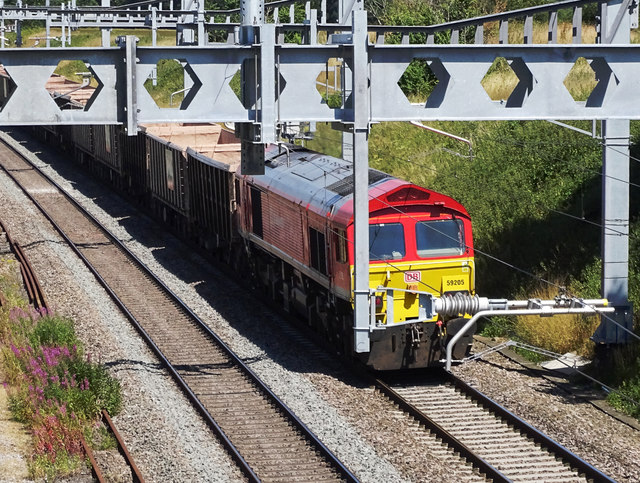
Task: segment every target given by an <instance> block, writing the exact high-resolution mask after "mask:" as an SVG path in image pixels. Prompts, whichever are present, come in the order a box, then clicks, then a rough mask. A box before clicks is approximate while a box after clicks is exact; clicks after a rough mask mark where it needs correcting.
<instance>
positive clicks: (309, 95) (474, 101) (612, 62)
mask: <svg viewBox="0 0 640 483" xmlns="http://www.w3.org/2000/svg"><path fill="white" fill-rule="evenodd" d="M582 3H585V2H584V1H578V0H574V1H573V2H568V3H565V4H562V5H573V4H582ZM256 4H257V5H256ZM559 5H560V4H559ZM636 7H637V6H636V4H635V3H634V1H631V0H612V1H610V2H608V3H603V4H602V5H601V25H600V36H601V39H603V40H604V41H603V42H601V43H598V44H592V45H584V44H579V43H576V44H571V45H560V44H545V45H538V44H536V45H533V44H529V45H506V44H502V45H500V44H499V45H481V44H475V45H457V44H449V45H435V44H431V43H427V44H420V45H414V44H408V43H403V44H399V45H388V44H384V43H377V42H373V41H372V36H371V29H369V28H368V26H367V17H366V12H365V11H363V10H355V11H353V12H352V16H351V19H352V22H351V25H350V26H348V27H346V28H345V27H340V26H335V28H334V29H333V31H335V32H339V33H338V34H336V35H329V42H328V43H327V44H323V45H321V44H318V43H313V42H312V43H311V44H310V45H293V44H286V43H284V42H283V40H282V39H283V35H281V32H280V31H279V29H280V28H281V26H278V25H276V24H273V23H271V24H270V23H265V22H264V20H263V14H262V13H261V12H262V5H261V4H259V3H258V2H256V0H249V1H248V2H243V8H244V9H245V10H244V12H245V16H244V21H243V24H242V25H241V26H240V40H241V41H242V42H243V44H209V45H198V46H178V47H141V46H138V45H137V44H136V39H135V37H133V36H127V37H126V38H124V39H122V42H121V43H120V47H108V48H90V49H87V48H84V49H80V48H54V49H41V48H33V49H4V50H1V51H0V63H2V64H3V65H4V67H5V69H6V71H7V74H8V75H9V76H10V77H11V79H12V81H13V82H14V83H15V91H14V92H13V93H12V95H11V96H10V97H9V98H8V99H7V100H6V102H5V103H4V105H2V107H1V110H0V125H23V124H29V125H33V124H56V123H57V124H113V123H124V124H125V125H126V126H127V128H128V129H129V131H130V132H131V133H134V132H135V131H136V130H137V125H138V123H154V122H169V121H171V122H227V121H229V122H235V123H241V124H242V125H243V126H248V127H247V128H241V129H240V132H241V133H242V134H243V137H244V144H245V145H247V146H249V145H252V144H253V145H254V146H255V145H256V144H260V143H270V142H277V140H278V129H279V126H281V125H282V124H284V123H295V122H300V121H309V120H314V121H319V122H338V123H343V124H345V125H346V126H347V129H348V130H350V131H351V132H352V133H353V139H354V150H353V155H354V163H355V169H354V176H355V180H354V182H355V194H354V196H355V209H356V220H355V225H356V230H355V233H356V240H355V244H356V246H355V256H356V269H355V290H354V293H355V299H356V313H355V327H354V330H355V334H356V337H355V345H356V350H357V351H359V352H363V351H368V348H369V330H370V327H369V317H368V297H369V288H368V279H369V277H368V263H367V262H368V245H369V244H368V215H367V213H368V209H367V208H368V199H367V196H368V195H367V186H366V184H367V183H366V180H367V175H366V172H367V168H368V141H367V140H368V133H369V128H370V125H371V123H374V122H381V121H412V120H465V121H468V120H478V121H479V120H534V119H548V120H555V119H562V120H591V119H600V120H606V121H607V123H611V124H608V125H607V126H608V127H607V132H606V136H607V137H608V138H611V139H615V140H616V146H618V147H621V148H622V149H623V151H624V150H625V149H626V168H625V161H624V160H622V161H618V162H616V166H617V167H616V168H615V169H614V171H612V172H610V173H609V175H608V178H607V179H609V181H610V180H611V179H619V180H621V183H622V185H620V184H619V183H618V184H615V186H611V183H608V184H607V185H606V186H605V188H606V190H607V192H610V191H611V190H614V191H616V190H622V191H626V193H627V196H626V198H624V197H622V198H619V199H618V200H617V201H616V203H618V202H621V203H625V199H626V204H624V205H623V206H617V207H615V206H613V205H612V204H611V203H606V202H605V211H606V212H607V214H606V215H605V218H606V220H611V221H610V223H614V224H615V226H616V228H615V230H616V233H620V226H624V230H627V232H628V183H626V185H625V181H624V180H625V179H626V180H628V138H629V128H628V120H630V119H640V45H631V44H630V42H629V30H630V28H631V26H632V25H633V24H634V22H637V8H636ZM247 12H250V14H247ZM256 12H258V13H256ZM532 15H533V14H531V16H530V17H531V18H532ZM556 15H557V12H556ZM523 16H525V17H526V18H530V17H529V15H528V14H527V15H523ZM556 19H557V16H556ZM580 21H581V20H580ZM501 22H502V21H501ZM478 25H481V22H479V23H478ZM501 25H502V24H501ZM525 26H526V22H525ZM525 28H526V27H525ZM574 28H575V24H574ZM390 30H391V29H390ZM451 31H452V32H454V31H455V30H454V29H453V28H451ZM456 32H457V31H456ZM480 33H481V29H480ZM501 34H502V28H501ZM480 36H481V35H480ZM432 37H433V36H432V35H431V37H427V39H428V40H427V42H429V41H430V39H432ZM455 37H456V38H457V34H456V35H455ZM403 38H404V37H403ZM407 38H408V37H407ZM453 38H454V34H453V33H452V39H453ZM501 38H502V36H501ZM606 42H609V43H606ZM203 43H205V42H200V44H203ZM245 44H246V45H245ZM497 57H504V58H505V59H507V60H508V61H509V63H510V66H511V68H512V69H513V71H514V72H515V74H516V75H517V77H518V79H519V84H518V85H517V87H516V88H515V89H514V91H513V93H512V94H511V96H510V97H509V99H508V100H506V101H504V102H501V101H492V100H491V99H490V98H489V96H488V95H487V93H486V92H485V91H484V89H483V88H482V86H481V80H482V78H483V77H484V75H485V74H486V72H487V70H488V69H489V67H490V66H491V65H492V64H493V62H494V60H495V59H496V58H497ZM331 58H342V59H344V61H345V62H346V64H347V66H348V68H349V71H350V72H351V74H352V76H351V78H350V79H349V80H350V82H351V92H350V95H349V98H348V99H346V101H345V103H344V104H343V107H342V108H336V109H332V108H330V107H329V106H328V105H327V103H325V102H323V99H322V96H321V95H320V94H319V92H318V90H317V88H316V81H317V78H318V75H319V74H320V73H321V72H323V71H324V70H325V66H326V65H327V61H328V60H329V59H331ZM579 58H584V59H587V60H588V61H589V62H590V65H591V67H592V69H593V70H594V71H595V73H596V77H597V79H598V80H599V83H598V85H597V86H596V88H595V89H594V90H593V92H592V93H591V95H590V97H589V98H588V100H587V101H586V102H576V101H575V100H574V99H573V97H572V96H571V94H570V93H569V91H568V90H567V89H566V88H565V86H564V84H563V82H564V79H565V78H566V77H567V75H568V74H569V71H570V70H571V68H572V67H573V66H574V64H575V63H576V61H577V60H578V59H579ZM74 59H77V60H82V61H84V62H85V63H86V64H88V65H90V68H91V70H92V71H93V73H94V75H95V77H96V79H97V80H98V82H99V86H98V89H97V91H96V92H97V93H96V94H95V95H94V97H93V98H92V100H91V102H90V103H89V104H87V106H86V107H85V109H84V110H61V109H59V108H58V106H57V105H56V103H55V102H54V101H53V100H52V98H51V96H50V95H49V94H48V92H47V91H46V89H45V84H46V82H47V79H48V78H49V76H50V75H51V73H52V72H53V71H54V69H55V68H56V66H57V65H58V63H59V61H60V60H74ZM160 59H177V60H179V61H180V62H181V63H182V65H184V66H185V71H186V72H188V73H189V76H190V77H191V80H192V82H193V84H192V86H191V89H190V92H189V95H188V96H187V97H186V98H185V101H184V102H183V103H182V105H181V106H180V108H177V109H161V108H159V107H157V105H156V104H155V102H154V101H153V99H152V98H151V96H150V95H149V94H148V92H147V91H146V89H145V88H144V82H145V81H146V79H147V78H148V76H149V74H150V73H151V71H152V70H153V68H154V66H155V65H156V64H157V62H158V61H159V60H160ZM413 59H424V60H426V61H427V63H428V64H429V66H430V68H431V70H432V71H433V72H434V74H435V75H436V76H437V77H438V81H439V82H438V85H437V87H436V89H435V90H434V92H433V93H432V94H431V95H430V96H429V99H428V100H427V101H426V102H425V103H423V104H418V105H416V104H411V103H410V102H409V100H408V99H407V98H406V97H405V95H404V94H403V92H402V91H401V89H400V87H399V86H398V80H399V79H400V77H401V76H402V74H403V72H404V71H405V69H406V68H407V67H408V66H409V63H410V62H411V61H412V60H413ZM239 71H240V72H242V73H243V79H244V82H245V87H250V88H249V89H245V91H246V92H249V93H250V94H249V95H247V96H245V98H244V99H243V100H240V99H239V98H238V97H237V96H236V95H235V94H234V93H233V90H232V89H231V87H230V82H231V80H232V78H233V77H234V76H235V75H236V74H237V73H238V72H239ZM605 143H607V141H606V140H605ZM258 151H259V150H253V151H245V152H247V153H249V152H253V153H256V152H258ZM604 151H605V156H606V152H607V151H608V150H607V149H605V150H604ZM624 156H625V154H624V152H623V157H624ZM606 164H607V162H606V157H605V165H606ZM256 169H258V170H259V169H260V164H259V162H258V163H254V162H253V161H252V159H251V158H250V157H247V160H246V162H245V161H243V170H246V171H247V172H249V171H252V170H256ZM625 169H626V175H625V174H624V170H625ZM606 196H607V194H606V193H605V197H606ZM625 210H626V213H624V212H625ZM606 220H605V232H606V226H607V221H606ZM603 238H604V245H605V248H604V250H603V256H604V258H605V260H604V265H605V275H604V279H605V280H606V279H608V280H610V281H611V283H606V282H605V283H604V284H603V289H604V293H603V295H604V296H605V297H608V298H610V299H612V300H614V301H615V302H616V303H617V304H619V305H620V307H622V308H621V311H620V313H619V314H618V315H617V317H616V320H617V321H618V323H620V324H621V325H623V326H626V327H627V328H628V329H629V328H631V319H630V317H629V316H628V314H629V312H630V310H629V307H628V305H629V303H628V300H627V278H628V274H627V266H628V236H624V237H608V236H607V235H606V234H605V236H604V237H603ZM622 252H625V254H624V255H621V253H622ZM609 261H612V265H610V267H611V268H610V269H609V268H608V267H609V265H608V263H609ZM607 273H608V275H607ZM625 314H627V315H625ZM603 325H604V324H603ZM623 335H624V334H623ZM599 337H600V341H602V342H616V341H619V340H620V337H621V335H620V333H619V331H618V329H617V327H616V326H614V325H611V324H609V325H608V326H606V327H605V328H604V329H602V331H601V332H600V335H599Z"/></svg>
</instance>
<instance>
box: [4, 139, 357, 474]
mask: <svg viewBox="0 0 640 483" xmlns="http://www.w3.org/2000/svg"><path fill="white" fill-rule="evenodd" d="M0 158H1V165H2V167H3V169H4V170H5V171H6V172H7V174H8V175H9V176H10V177H11V178H12V179H13V180H14V181H15V182H16V183H17V184H18V185H19V186H21V187H22V189H23V190H24V191H25V193H26V194H27V196H29V197H30V198H31V200H32V201H33V202H34V203H35V204H36V205H37V206H38V208H39V209H40V210H41V211H42V213H43V214H44V215H45V216H46V217H47V218H48V219H49V221H50V222H51V223H52V224H53V225H54V226H55V228H56V229H57V230H58V231H59V233H60V234H61V235H62V236H63V237H64V238H65V239H66V241H67V242H68V243H69V244H70V246H71V247H72V248H73V249H74V250H75V251H76V253H77V254H78V255H79V256H80V257H81V258H82V259H83V260H84V261H85V263H86V264H87V266H88V267H89V269H90V270H91V271H92V272H93V273H94V274H95V276H96V277H97V278H98V280H99V281H100V283H101V284H102V285H103V286H104V287H105V289H106V290H107V291H108V292H109V293H110V295H111V296H112V298H113V299H114V301H115V302H116V303H117V304H118V305H119V306H120V308H121V309H122V310H123V311H124V313H125V314H126V315H127V317H128V318H129V320H131V322H132V323H133V324H134V325H135V326H136V328H137V329H138V331H139V332H140V333H141V335H142V336H143V338H145V340H146V341H147V343H148V344H149V345H150V347H151V348H152V350H154V352H155V353H156V355H157V356H158V357H159V358H160V359H161V360H162V361H163V363H164V364H165V365H166V367H167V368H168V370H169V371H170V372H171V374H172V375H173V377H174V379H175V380H176V381H177V382H178V384H179V385H180V386H181V387H182V388H183V390H184V391H185V393H186V394H187V396H188V397H189V398H190V399H191V401H192V402H193V404H194V405H195V406H196V407H197V409H198V410H199V411H200V412H201V414H202V415H203V417H204V418H205V419H206V420H207V422H208V423H209V425H210V426H211V428H212V429H213V430H214V431H215V432H216V433H217V434H218V436H219V439H220V440H221V441H222V442H223V444H224V445H225V446H226V448H227V450H228V451H229V453H230V454H231V456H232V457H233V458H234V459H235V461H236V462H237V464H238V465H239V467H240V468H241V469H242V470H243V471H244V473H245V474H246V475H247V476H248V477H249V479H250V480H254V481H259V480H260V481H305V482H306V481H337V480H338V481H345V480H346V481H356V478H355V477H354V476H353V475H352V474H351V473H350V472H349V470H348V469H347V468H345V467H344V465H342V463H341V462H340V461H338V459H337V458H336V457H335V456H334V455H333V454H332V453H331V452H330V451H329V450H328V449H327V448H326V447H325V446H324V445H323V444H322V443H321V442H320V441H319V440H318V439H317V438H316V437H315V436H314V435H313V434H312V433H311V432H310V431H309V430H308V428H306V426H305V425H304V424H303V423H302V422H301V421H300V420H299V419H298V418H297V417H296V416H295V415H294V414H293V413H292V412H291V411H290V410H289V409H288V408H287V407H286V406H285V405H284V403H282V401H280V400H279V399H278V398H277V397H276V396H275V395H274V394H273V393H272V392H271V390H270V389H269V388H268V387H267V386H266V385H265V384H264V383H262V381H260V380H259V378H258V377H257V376H256V375H255V374H254V373H253V372H252V371H251V370H250V369H249V367H248V366H247V365H246V364H244V363H243V362H242V361H241V360H240V359H239V358H238V357H237V356H236V355H235V354H234V353H233V352H232V351H231V350H230V349H229V348H228V347H227V346H226V345H225V344H224V343H223V342H222V341H221V340H220V339H219V338H218V337H217V336H216V335H215V334H214V333H213V332H212V331H211V330H210V329H209V328H208V326H207V325H206V324H205V323H204V322H203V321H201V320H200V319H199V318H198V317H197V316H196V315H195V314H194V313H193V312H191V310H190V309H189V308H188V307H187V306H185V305H184V304H183V303H182V301H181V300H180V299H178V297H176V296H175V295H174V294H173V293H172V292H171V291H170V290H169V289H168V288H167V287H166V286H165V285H164V284H163V283H162V282H161V281H159V280H158V279H157V278H156V277H155V276H154V275H153V274H152V273H151V272H150V271H149V270H148V269H147V268H146V267H145V266H144V265H143V264H142V263H141V262H140V261H138V260H137V259H136V257H135V256H134V255H133V254H132V253H130V252H129V251H128V250H127V249H126V247H124V246H123V245H122V244H121V243H120V242H119V241H118V240H117V239H115V238H114V237H112V236H111V235H110V234H109V233H108V232H107V231H106V230H105V229H103V228H102V227H101V226H100V224H99V223H98V222H97V221H96V220H94V219H93V218H92V217H91V216H90V215H89V214H88V213H86V212H85V211H84V210H82V209H81V207H80V206H79V205H78V204H77V203H75V201H73V199H72V198H70V197H69V196H67V195H66V194H65V193H64V191H63V190H62V189H61V188H60V187H59V186H58V185H57V184H56V183H55V182H53V181H52V180H50V179H49V178H48V177H47V176H46V175H44V174H43V173H41V172H39V171H38V170H37V168H36V167H35V166H33V165H32V164H31V163H30V162H29V161H27V160H26V159H24V158H23V157H22V156H20V155H19V154H18V153H16V152H15V151H14V150H13V149H11V148H10V147H9V146H7V145H5V144H4V143H0Z"/></svg>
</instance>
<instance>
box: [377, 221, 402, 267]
mask: <svg viewBox="0 0 640 483" xmlns="http://www.w3.org/2000/svg"><path fill="white" fill-rule="evenodd" d="M405 253H406V250H405V245H404V227H403V226H402V224H400V223H381V224H378V225H369V259H370V260H392V259H393V260H398V259H400V258H402V257H404V255H405Z"/></svg>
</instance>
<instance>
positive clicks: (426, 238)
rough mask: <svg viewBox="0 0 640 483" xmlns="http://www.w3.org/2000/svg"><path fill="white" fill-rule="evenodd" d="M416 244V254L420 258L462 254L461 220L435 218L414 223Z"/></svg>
mask: <svg viewBox="0 0 640 483" xmlns="http://www.w3.org/2000/svg"><path fill="white" fill-rule="evenodd" d="M416 245H417V249H418V256H419V257H421V258H427V257H438V256H440V257H442V256H454V255H462V253H464V250H465V244H464V228H463V226H462V221H460V220H437V221H422V222H418V223H416Z"/></svg>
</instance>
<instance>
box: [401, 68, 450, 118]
mask: <svg viewBox="0 0 640 483" xmlns="http://www.w3.org/2000/svg"><path fill="white" fill-rule="evenodd" d="M450 78H451V76H450V75H449V72H447V70H446V69H445V68H444V66H443V65H442V62H440V61H439V60H438V59H420V58H414V59H412V60H411V62H410V63H409V65H408V66H407V68H406V69H405V71H404V72H403V73H402V76H401V77H400V79H399V80H398V86H399V87H400V89H402V92H403V93H404V95H405V96H406V98H407V99H408V100H409V102H411V103H412V104H424V105H425V107H438V106H439V105H440V104H441V103H442V100H443V99H444V93H445V91H446V90H447V86H448V85H449V79H450Z"/></svg>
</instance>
